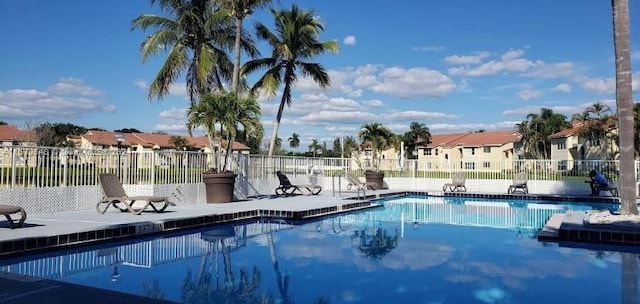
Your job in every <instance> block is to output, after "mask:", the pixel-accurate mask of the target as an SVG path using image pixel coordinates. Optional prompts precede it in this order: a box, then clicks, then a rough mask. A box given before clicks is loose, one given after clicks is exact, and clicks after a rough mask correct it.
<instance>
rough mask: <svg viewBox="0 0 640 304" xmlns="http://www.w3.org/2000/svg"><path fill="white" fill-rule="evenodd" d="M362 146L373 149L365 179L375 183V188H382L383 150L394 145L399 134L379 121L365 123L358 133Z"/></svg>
mask: <svg viewBox="0 0 640 304" xmlns="http://www.w3.org/2000/svg"><path fill="white" fill-rule="evenodd" d="M358 137H360V140H361V142H362V145H361V146H362V147H366V148H368V149H371V161H370V162H367V165H366V167H365V179H366V181H367V182H370V183H375V184H376V186H375V189H382V188H383V185H384V171H382V170H380V163H381V162H382V150H383V149H386V148H388V147H390V146H392V145H393V144H394V143H395V142H396V141H397V136H396V135H395V134H393V132H391V130H389V128H387V127H385V126H383V125H382V124H380V123H378V122H374V123H370V124H365V125H363V126H362V129H361V130H360V133H359V134H358Z"/></svg>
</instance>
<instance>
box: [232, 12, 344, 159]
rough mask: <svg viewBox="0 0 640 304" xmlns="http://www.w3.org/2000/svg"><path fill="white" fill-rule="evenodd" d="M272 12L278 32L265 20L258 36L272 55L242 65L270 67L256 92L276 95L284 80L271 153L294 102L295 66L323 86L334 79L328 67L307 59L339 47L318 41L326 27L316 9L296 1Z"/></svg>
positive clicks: (253, 68)
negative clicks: (284, 115) (284, 114)
mask: <svg viewBox="0 0 640 304" xmlns="http://www.w3.org/2000/svg"><path fill="white" fill-rule="evenodd" d="M271 14H272V15H273V17H274V20H275V33H274V32H272V31H271V30H269V29H268V28H267V27H266V26H265V25H264V24H262V23H258V24H256V33H257V36H258V37H259V38H260V39H262V40H265V41H266V42H267V43H268V44H269V45H270V47H271V48H272V51H271V57H268V58H260V59H254V60H251V61H249V62H247V63H245V65H244V67H243V69H242V73H243V74H248V73H252V72H254V71H257V70H260V69H267V71H266V73H265V74H264V75H263V76H262V77H260V79H258V81H257V82H256V83H255V85H254V86H253V89H252V91H254V92H255V91H256V90H258V89H261V90H264V92H265V93H266V94H267V96H269V97H273V96H275V94H276V91H277V89H278V88H279V87H280V84H281V83H284V90H283V92H282V99H281V100H280V106H279V108H278V113H277V115H276V120H275V124H274V125H273V131H272V133H271V139H270V143H269V156H271V155H273V152H274V148H275V141H276V138H277V137H278V129H279V127H280V121H281V120H282V112H283V111H284V106H285V104H286V105H289V106H290V105H291V99H292V97H291V92H292V90H293V86H294V84H295V83H296V81H297V78H298V76H297V75H296V70H298V71H299V72H300V73H302V74H303V75H305V76H307V77H309V78H311V79H313V81H315V82H316V83H317V84H319V85H320V86H321V87H323V88H325V87H328V86H329V85H330V83H331V82H330V79H329V74H327V71H326V70H325V68H324V67H323V66H322V65H321V64H319V63H312V62H308V61H307V60H310V59H313V58H315V57H318V56H320V55H322V54H323V53H325V52H326V51H332V52H334V53H335V52H338V50H339V48H338V44H337V42H335V41H325V42H319V41H318V38H319V35H320V32H321V31H324V25H323V24H322V22H321V21H320V18H318V16H316V15H315V13H314V11H312V10H309V11H305V10H300V9H298V7H297V6H296V5H295V4H294V5H292V6H291V10H280V11H277V10H274V9H271Z"/></svg>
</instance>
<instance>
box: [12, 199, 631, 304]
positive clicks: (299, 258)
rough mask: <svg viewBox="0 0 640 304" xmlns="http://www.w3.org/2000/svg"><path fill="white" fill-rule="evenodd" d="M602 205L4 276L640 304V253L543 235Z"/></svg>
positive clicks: (332, 223)
mask: <svg viewBox="0 0 640 304" xmlns="http://www.w3.org/2000/svg"><path fill="white" fill-rule="evenodd" d="M592 207H594V206H589V205H557V204H544V202H526V201H519V202H509V201H500V202H492V201H486V200H484V201H483V200H478V199H473V200H471V199H469V200H464V199H462V200H455V201H448V200H447V201H445V200H444V199H443V198H433V197H429V198H419V197H410V198H403V199H397V200H389V201H386V202H385V207H384V208H378V209H375V210H373V211H367V212H359V213H352V214H345V215H340V216H334V217H328V218H323V219H321V220H319V221H316V222H309V223H305V224H301V225H293V224H290V223H286V222H262V221H255V222H246V223H239V224H236V225H229V226H219V227H211V228H209V229H205V230H202V231H192V232H189V233H183V234H173V235H168V236H165V237H164V238H155V239H147V240H143V241H139V242H129V243H120V244H112V245H109V246H108V247H104V248H88V249H83V250H76V251H74V252H69V251H67V252H58V253H52V254H49V255H47V256H37V257H31V258H30V259H21V260H12V261H2V262H0V263H1V264H2V265H3V266H0V270H1V271H7V272H12V273H20V274H27V275H33V276H39V277H45V278H50V279H56V280H61V281H65V282H71V283H76V284H83V285H90V286H95V287H98V288H104V289H111V290H116V291H121V292H127V293H132V294H139V295H145V296H148V297H153V298H163V299H168V300H172V301H177V302H186V303H194V302H197V303H293V302H296V303H637V294H638V271H637V266H638V256H637V254H633V253H620V252H611V251H595V250H585V249H573V248H565V247H559V246H558V245H557V244H547V243H541V242H538V241H537V240H536V239H535V233H536V232H537V230H538V229H539V228H540V227H541V226H542V225H543V224H544V222H545V221H546V219H547V218H548V217H549V216H550V215H551V214H553V213H557V212H565V210H568V209H574V210H575V209H578V210H587V209H591V208H592ZM595 207H596V208H598V209H601V208H615V206H604V205H598V206H595ZM623 269H624V271H622V270H623Z"/></svg>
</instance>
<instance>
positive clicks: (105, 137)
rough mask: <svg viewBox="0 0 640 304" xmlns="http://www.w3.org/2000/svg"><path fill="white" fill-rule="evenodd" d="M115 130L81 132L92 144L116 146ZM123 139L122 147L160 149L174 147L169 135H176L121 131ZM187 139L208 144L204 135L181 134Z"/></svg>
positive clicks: (201, 145)
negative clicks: (134, 146)
mask: <svg viewBox="0 0 640 304" xmlns="http://www.w3.org/2000/svg"><path fill="white" fill-rule="evenodd" d="M116 134H117V133H116V132H111V131H94V130H90V131H88V132H87V133H85V134H83V135H82V137H84V138H85V139H86V140H87V141H89V142H90V143H92V144H94V145H105V146H116V145H118V142H117V141H116ZM122 135H123V141H122V143H121V145H122V146H123V147H129V146H132V145H141V146H143V147H145V148H154V147H158V148H160V149H174V148H176V147H175V146H174V145H173V144H172V143H171V137H173V136H177V135H171V134H153V133H122ZM183 138H185V139H186V140H187V143H188V144H189V145H192V146H194V147H198V148H204V147H208V146H209V139H208V138H207V137H206V136H200V137H188V136H183ZM222 146H223V147H226V146H227V142H226V141H225V140H222ZM243 150H247V151H248V150H250V149H249V147H247V146H246V145H244V144H241V143H239V142H234V143H233V146H232V151H243Z"/></svg>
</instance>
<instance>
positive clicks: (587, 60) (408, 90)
mask: <svg viewBox="0 0 640 304" xmlns="http://www.w3.org/2000/svg"><path fill="white" fill-rule="evenodd" d="M629 2H630V3H629V5H630V8H629V11H630V19H631V52H632V70H633V74H632V75H633V83H634V99H635V101H636V102H637V101H638V99H639V97H638V91H639V90H640V72H638V69H639V68H640V41H639V39H638V38H640V36H639V33H640V3H639V2H640V1H635V0H631V1H629ZM292 3H296V4H297V5H298V6H299V7H300V8H303V9H312V10H314V11H315V12H316V14H317V15H318V16H319V17H320V19H321V20H322V22H323V23H324V25H325V31H324V32H322V33H321V36H320V40H322V41H329V40H335V41H337V42H338V43H339V45H340V52H339V53H338V54H332V53H327V54H324V55H322V56H320V57H318V58H315V59H314V61H315V62H318V63H321V64H322V65H323V66H324V67H325V68H326V70H327V71H328V73H329V75H330V78H331V87H330V88H327V89H321V88H320V87H319V86H318V85H317V84H315V83H314V82H313V81H311V80H309V79H305V78H302V77H301V78H300V79H299V81H298V83H297V84H296V86H295V88H294V91H293V95H292V97H293V99H292V104H291V106H290V107H285V110H284V114H283V119H282V124H281V126H280V130H279V133H278V136H279V137H281V138H282V139H283V142H284V144H283V145H284V147H285V148H287V149H289V147H288V145H287V144H286V143H287V139H288V138H289V137H290V136H291V135H292V134H293V133H294V132H295V133H297V134H299V135H300V139H301V142H300V148H299V150H307V146H308V144H309V143H310V142H311V140H312V139H318V140H319V141H320V142H321V143H322V142H326V143H327V145H328V147H331V146H332V143H333V140H334V139H335V138H337V137H343V136H356V138H357V134H358V132H359V130H360V129H361V128H362V126H363V125H364V124H367V123H372V122H380V123H382V124H383V125H385V126H387V127H389V128H390V129H391V130H392V131H394V132H395V133H397V134H403V133H404V132H406V131H407V130H408V128H409V124H410V123H411V122H413V121H416V122H419V123H423V124H424V125H425V126H427V127H428V128H429V130H430V131H431V133H432V134H439V133H456V132H469V131H477V130H480V129H484V130H512V129H514V126H515V124H516V123H518V122H521V121H523V120H525V119H526V116H527V114H529V113H540V109H541V108H542V107H545V108H550V109H552V110H553V111H554V112H558V113H562V114H565V115H567V117H568V118H570V117H571V115H573V114H574V113H580V112H582V111H584V110H585V109H586V108H587V107H588V106H589V105H592V104H594V103H596V102H600V103H604V104H607V105H609V106H611V108H612V109H613V110H614V111H615V61H614V48H613V32H612V23H613V21H612V11H611V2H610V1H605V0H536V1H513V0H486V1H477V0H447V1H425V0H404V1H388V0H378V1H357V0H342V1H338V0H323V1H320V0H300V1H293V2H292V1H287V0H280V1H274V6H275V7H276V8H290V7H291V4H292ZM363 4H365V5H363ZM148 13H152V14H160V13H161V12H160V11H159V10H158V8H157V7H154V6H153V5H151V4H150V2H149V1H148V0H112V1H86V0H59V1H38V0H20V1H17V0H14V1H11V0H0V36H1V38H2V46H1V47H0V120H2V121H5V122H7V123H9V124H12V125H17V126H19V127H21V128H29V127H33V126H37V125H38V124H41V123H44V122H51V123H72V124H76V125H80V126H84V127H87V128H93V127H96V128H102V129H106V130H116V129H122V128H136V129H138V130H140V131H142V132H156V131H162V132H166V133H169V134H187V130H186V127H185V123H186V119H185V116H186V115H185V111H186V108H187V107H188V105H189V99H188V97H187V94H186V88H185V80H184V79H185V78H184V76H182V77H180V78H179V79H178V80H176V82H175V83H174V85H173V86H172V89H171V91H170V94H169V95H168V96H166V97H164V98H163V99H162V100H155V99H154V100H148V98H147V94H148V85H149V83H151V81H152V80H153V78H154V77H155V75H156V73H157V71H158V70H159V67H160V65H161V64H162V62H163V61H164V59H165V54H161V55H160V56H158V57H154V58H151V59H149V60H147V61H146V62H144V63H142V61H141V57H140V51H139V48H140V44H141V43H142V41H143V40H144V38H145V37H146V36H147V35H149V34H150V33H151V31H147V32H145V31H142V30H133V31H132V30H131V21H132V20H133V19H135V18H136V17H138V16H139V15H141V14H148ZM256 22H263V23H264V24H265V25H266V26H268V27H269V28H273V21H272V19H271V14H270V12H269V11H268V10H261V11H257V12H255V14H254V15H252V16H250V17H249V18H248V19H247V20H245V28H246V29H247V30H249V31H250V32H253V26H254V24H255V23H256ZM258 48H259V50H260V52H261V54H262V55H263V56H268V55H269V54H270V50H269V49H268V48H267V46H266V44H264V43H262V42H260V43H258ZM246 60H248V58H247V57H246V55H243V58H242V61H243V62H245V61H246ZM258 76H259V74H256V75H250V76H249V78H248V81H249V84H253V82H255V80H256V79H257V77H258ZM280 98H281V95H277V96H276V97H275V98H272V99H267V98H264V97H260V98H259V101H260V103H261V106H262V112H263V113H262V122H263V125H264V127H265V140H264V141H265V142H268V138H269V136H270V135H271V131H272V128H273V124H274V119H275V114H276V112H277V108H278V105H279V102H280ZM199 132H200V131H196V132H194V135H201V133H200V134H198V133H199Z"/></svg>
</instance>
